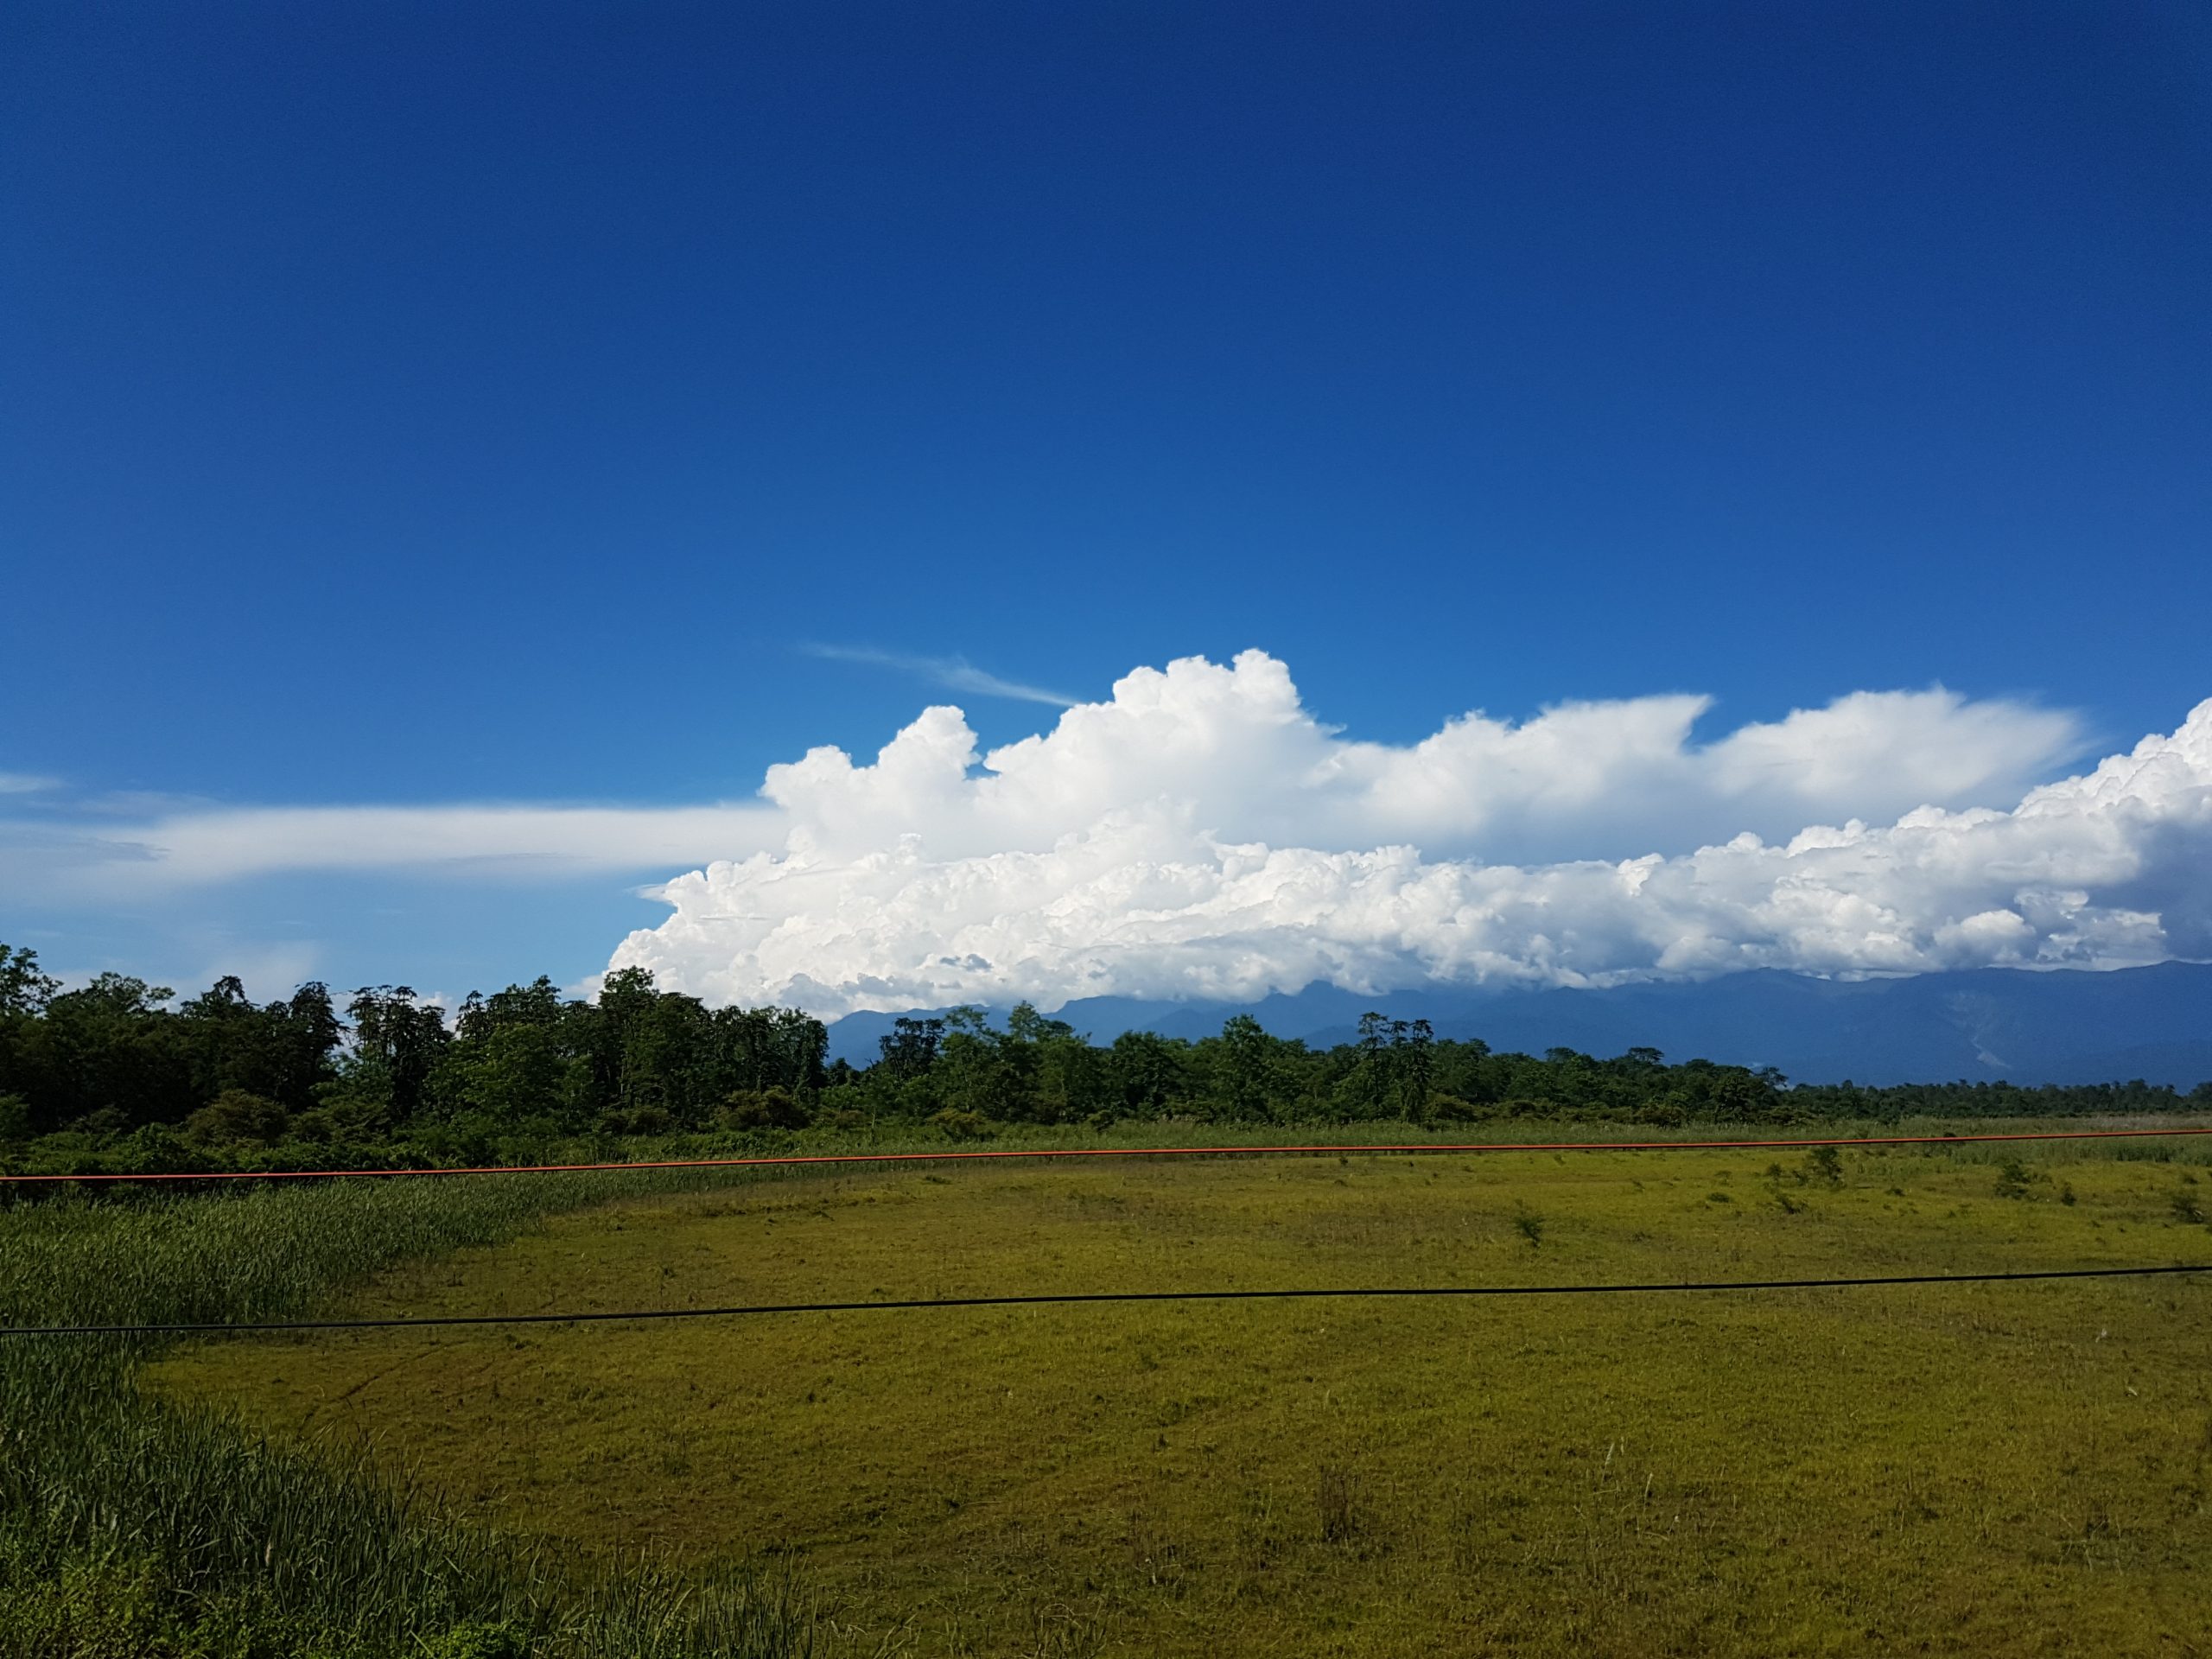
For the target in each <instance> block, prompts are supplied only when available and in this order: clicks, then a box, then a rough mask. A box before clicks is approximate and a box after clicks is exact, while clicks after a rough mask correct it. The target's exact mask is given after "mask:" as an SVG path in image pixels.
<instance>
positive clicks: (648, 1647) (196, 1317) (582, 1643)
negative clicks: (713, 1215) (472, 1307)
mask: <svg viewBox="0 0 2212 1659" xmlns="http://www.w3.org/2000/svg"><path fill="white" fill-rule="evenodd" d="M712 1179H725V1180H727V1179H731V1178H730V1177H728V1176H722V1177H720V1178H715V1177H702V1176H696V1175H694V1176H685V1175H683V1174H681V1173H638V1174H634V1175H633V1174H629V1173H622V1174H618V1175H615V1176H613V1177H611V1178H610V1177H600V1178H597V1182H596V1184H594V1183H593V1182H592V1181H591V1180H590V1179H588V1178H583V1177H573V1178H564V1177H557V1176H556V1177H542V1178H532V1179H529V1180H523V1179H497V1178H488V1179H479V1178H466V1177H452V1178H441V1179H435V1180H425V1181H418V1180H404V1179H403V1180H396V1181H387V1182H379V1183H355V1184H331V1185H322V1184H317V1185H314V1186H303V1187H291V1188H284V1189H275V1188H261V1189H257V1190H251V1191H247V1192H240V1193H235V1194H225V1195H221V1196H219V1197H214V1198H201V1197H181V1198H177V1197H167V1196H164V1197H161V1198H154V1199H150V1200H146V1201H138V1202H134V1201H130V1200H128V1199H124V1200H117V1199H107V1200H97V1199H94V1200H86V1199H81V1198H79V1199H65V1200H63V1201H60V1202H54V1203H47V1204H40V1205H14V1206H12V1207H10V1208H8V1209H6V1210H4V1211H0V1324H4V1325H8V1326H11V1327H22V1326H27V1325H60V1324H71V1325H111V1324H114V1325H122V1324H143V1323H171V1322H175V1323H220V1322H228V1321H243V1320H253V1319H278V1318H283V1317H285V1316H287V1315H293V1314H298V1313H303V1312H305V1311H306V1310H308V1308H309V1307H310V1306H312V1305H313V1303H314V1302H315V1300H316V1299H317V1298H318V1297H319V1296H321V1294H324V1293H326V1292H327V1291H329V1290H331V1289H333V1288H334V1287H339V1286H341V1285H344V1284H346V1283H348V1282H352V1281H359V1279H361V1278H363V1277H365V1275H367V1274H372V1273H373V1272H376V1271H377V1270H378V1269H380V1268H387V1267H390V1266H391V1265H393V1264H395V1263H397V1262H402V1261H405V1260H408V1259H410V1258H419V1257H422V1256H425V1255H435V1254H438V1253H442V1252H444V1251H448V1250H451V1249H458V1248H461V1247H464V1246H467V1245H473V1244H486V1243H496V1242H499V1241H500V1240H502V1239H505V1238H507V1237H511V1236H513V1235H514V1234H516V1233H517V1232H518V1231H520V1230H522V1229H523V1228H524V1227H526V1226H527V1225H529V1224H531V1222H533V1221H534V1220H536V1219H537V1217H540V1216H542V1215H543V1214H545V1213H547V1212H549V1211H554V1210H558V1209H563V1208H570V1207H574V1206H575V1205H580V1204H582V1203H586V1202H592V1201H599V1200H603V1199H605V1198H611V1197H618V1196H622V1195H624V1194H626V1193H631V1192H645V1191H652V1190H668V1189H671V1188H674V1187H677V1186H683V1185H694V1186H696V1185H700V1184H702V1182H703V1181H708V1180H712ZM160 1346H161V1338H149V1337H145V1336H73V1337H28V1336H0V1654H10V1655H12V1654H16V1653H22V1654H24V1655H27V1656H28V1655H30V1654H38V1655H40V1656H41V1659H45V1656H54V1659H109V1656H111V1655H112V1656H114V1659H126V1656H127V1659H141V1656H166V1655H174V1656H176V1659H189V1656H199V1655H202V1654H205V1655H209V1656H213V1655H214V1654H217V1653H220V1654H222V1655H224V1656H226V1659H263V1656H268V1659H279V1656H291V1655H300V1656H310V1655H312V1656H324V1655H327V1656H331V1659H336V1656H340V1655H346V1656H353V1655H364V1656H379V1659H380V1656H393V1659H397V1656H400V1655H403V1654H404V1655H408V1656H410V1659H421V1656H423V1655H425V1654H429V1655H447V1656H449V1659H504V1656H508V1655H514V1656H522V1655H533V1656H536V1655H543V1656H559V1659H618V1656H620V1659H633V1656H634V1659H709V1656H714V1659H785V1656H800V1655H807V1654H812V1653H817V1652H821V1651H823V1649H824V1647H825V1644H826V1642H827V1639H828V1637H829V1634H830V1632H829V1628H828V1626H827V1625H826V1624H824V1623H823V1622H822V1621H819V1620H817V1618H815V1617H814V1614H813V1611H812V1610H811V1608H810V1606H809V1605H808V1604H807V1602H806V1599H805V1598H804V1595H803V1594H802V1593H801V1592H800V1591H799V1588H798V1586H797V1585H796V1584H795V1583H794V1581H793V1580H792V1579H791V1576H790V1574H789V1573H787V1572H784V1571H780V1570H772V1569H760V1568H752V1567H726V1568H722V1569H719V1570H703V1569H702V1570H696V1571H695V1570H686V1569H681V1568H677V1567H667V1566H661V1565H653V1564H649V1563H645V1562H642V1561H641V1562H638V1563H635V1564H629V1563H624V1564H621V1565H620V1566H618V1567H606V1566H601V1567H587V1566H585V1565H584V1564H582V1563H581V1562H580V1561H578V1560H576V1559H575V1558H574V1557H573V1556H571V1555H569V1554H564V1553H563V1552H562V1551H560V1550H558V1549H556V1548H552V1547H550V1546H546V1545H543V1544H540V1543H535V1542H529V1541H523V1540H520V1539H517V1538H513V1537H510V1536H506V1535H500V1534H498V1533H494V1532H493V1531H490V1530H487V1529H485V1528H483V1527H481V1526H480V1525H477V1524H474V1523H473V1522H470V1521H468V1520H467V1519H465V1518H463V1517H461V1516H459V1515H457V1514H455V1513H454V1511H453V1510H451V1509H449V1508H448V1506H447V1504H446V1503H444V1502H443V1501H442V1500H441V1499H439V1498H437V1497H434V1496H432V1495H431V1494H429V1492H428V1491H425V1490H423V1488H421V1487H419V1486H417V1485H416V1484H414V1483H413V1482H411V1481H410V1480H408V1479H406V1478H403V1477H397V1476H395V1475H393V1474H391V1473H390V1472H388V1471H385V1470H383V1469H381V1468H378V1467H376V1466H372V1464H371V1463H370V1461H369V1459H368V1458H367V1457H366V1455H365V1453H363V1452H355V1453H353V1454H352V1455H351V1456H350V1457H340V1456H334V1455H333V1454H330V1453H327V1452H316V1453H310V1452H308V1451H306V1450H303V1449H298V1448H293V1447H287V1446H277V1445H273V1444H271V1443H270V1442H269V1441H267V1440H264V1439H263V1438H261V1437H258V1436H255V1435H252V1434H250V1433H246V1432H245V1431H244V1430H242V1429H241V1428H240V1427H238V1426H237V1425H236V1424H235V1423H234V1422H232V1421H230V1420H229V1419H228V1418H226V1417H225V1416H223V1415H220V1414H216V1413H213V1412H210V1411H207V1410H206V1409H202V1408H189V1407H181V1406H177V1405H174V1404H169V1403H166V1402H157V1401H156V1400H154V1399H152V1398H150V1397H149V1396H148V1395H146V1394H145V1393H143V1391H142V1390H141V1389H139V1388H138V1386H137V1370H138V1368H139V1366H140V1365H141V1364H142V1363H143V1362H144V1361H145V1360H146V1359H147V1358H149V1357H150V1356H152V1355H153V1354H154V1353H155V1352H156V1351H158V1349H159V1347H160Z"/></svg>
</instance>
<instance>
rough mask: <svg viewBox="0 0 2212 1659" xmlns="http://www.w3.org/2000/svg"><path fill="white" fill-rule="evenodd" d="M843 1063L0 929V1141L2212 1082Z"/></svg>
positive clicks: (1299, 1055) (1119, 1063) (1141, 1115)
mask: <svg viewBox="0 0 2212 1659" xmlns="http://www.w3.org/2000/svg"><path fill="white" fill-rule="evenodd" d="M878 1049H879V1052H878V1053H877V1055H876V1056H875V1058H874V1059H873V1060H872V1061H870V1062H869V1063H868V1064H867V1065H859V1066H855V1065H851V1064H849V1062H847V1061H845V1060H842V1059H840V1060H837V1061H835V1062H831V1061H830V1060H829V1058H828V1051H829V1033H828V1031H827V1029H826V1028H825V1027H823V1023H822V1022H821V1021H820V1020H817V1019H815V1018H813V1017H812V1016H810V1015H809V1014H804V1013H801V1012H798V1011H797V1010H795V1009H790V1008H776V1007H766V1008H709V1007H707V1006H706V1005H705V1004H704V1003H702V1001H699V999H697V998H696V997H692V996H687V995H682V994H680V993H677V992H673V991H664V990H662V989H660V988H658V986H657V985H656V984H655V983H654V982H653V977H652V974H651V973H649V972H647V971H646V970H645V969H623V970H621V971H620V972H617V973H614V974H611V975H609V976H607V979H606V981H605V982H604V984H603V986H602V988H601V992H600V995H599V996H598V997H597V998H596V999H595V1000H585V999H582V998H575V997H567V996H563V995H562V993H561V992H560V990H559V989H558V988H556V986H555V985H554V984H553V982H551V981H550V980H549V979H546V978H543V977H541V978H539V979H537V980H536V981H534V982H531V983H530V984H528V985H510V986H509V987H507V988H505V990H502V991H498V992H495V993H493V994H492V995H488V996H486V995H476V994H472V995H470V996H469V997H468V998H467V1001H464V1002H462V1003H461V1005H460V1007H458V1008H454V1009H448V1008H445V1007H440V1006H438V1005H437V1004H435V1003H434V1002H431V1001H427V1000H425V999H423V998H422V997H420V996H418V995H416V993H415V992H413V991H412V990H410V988H408V987H406V986H404V985H397V986H391V985H386V986H364V987H361V988H358V989H356V990H354V991H353V992H352V993H351V994H350V995H347V996H346V997H345V998H344V999H343V1001H342V1002H341V1001H340V998H338V997H336V996H334V995H333V994H332V992H331V991H330V989H329V988H327V986H325V985H322V984H320V983H309V984H306V985H302V986H301V987H300V988H299V989H298V990H297V991H296V992H295V993H294V994H293V995H291V996H290V997H289V998H287V999H284V1000H283V1001H273V1002H267V1003H256V1002H254V1001H252V1000H251V998H249V997H248V996H247V995H246V994H245V988H244V987H243V985H242V984H241V983H240V982H238V980H237V979H235V978H226V979H221V980H219V981H217V982H216V983H215V984H214V985H213V986H212V987H210V988H208V989H207V990H206V991H204V992H201V993H200V995H196V996H194V997H190V998H188V999H185V1000H181V1001H179V1000H178V999H176V998H175V995H174V994H173V993H172V992H171V991H170V990H169V989H168V988H166V987H163V986H158V985H152V984H149V983H148V982H145V981H143V980H140V979H136V978H132V977H130V976H124V975H120V974H112V973H110V974H102V975H100V976H99V977H98V978H96V979H94V980H92V982H90V983H89V984H86V985H84V986H80V987H78V988H73V989H64V988H62V987H61V986H60V984H58V983H57V982H55V981H54V979H53V978H52V977H51V976H48V975H47V974H46V973H44V972H43V971H42V970H41V968H40V967H39V964H38V960H37V957H36V956H35V954H34V953H33V952H31V951H29V950H21V949H16V950H10V948H8V947H7V946H5V945H0V1147H23V1146H24V1145H26V1144H27V1143H31V1142H35V1141H42V1140H44V1141H58V1142H61V1143H67V1144H69V1145H74V1146H79V1147H89V1146H94V1145H100V1144H107V1143H112V1142H114V1141H119V1140H122V1139H125V1138H130V1137H137V1139H138V1140H139V1141H142V1142H143V1143H144V1144H145V1145H146V1146H147V1147H163V1146H167V1147H182V1148H185V1149H190V1148H194V1147H197V1148H200V1149H203V1150H204V1149H209V1148H225V1147H228V1148H233V1149H236V1148H252V1147H276V1146H279V1145H286V1146H292V1147H318V1146H319V1147H352V1148H359V1147H376V1146H395V1145H397V1146H401V1147H410V1148H412V1149H413V1150H414V1151H415V1152H416V1154H420V1155H424V1156H458V1157H472V1158H489V1157H494V1156H497V1155H499V1152H500V1148H501V1147H503V1146H512V1145H514V1144H518V1143H519V1142H524V1141H532V1140H536V1141H543V1140H547V1139H551V1138H558V1137H575V1136H599V1137H622V1136H636V1135H677V1134H694V1135H696V1134H700V1133H712V1132H737V1133H744V1132H751V1131H760V1130H797V1129H803V1128H808V1127H810V1126H820V1127H824V1128H831V1129H837V1130H846V1131H851V1130H859V1129H865V1128H869V1127H871V1126H878V1125H908V1126H919V1125H925V1124H928V1125H933V1126H935V1127H936V1128H938V1129H940V1130H943V1131H944V1132H945V1133H948V1134H950V1135H956V1136H961V1135H988V1134H990V1133H993V1132H995V1127H996V1126H998V1125H1002V1124H1040V1125H1042V1124H1059V1123H1071V1122H1085V1123H1090V1124H1093V1125H1096V1126H1099V1127H1104V1126H1106V1125H1109V1124H1111V1123H1113V1122H1119V1121H1123V1120H1129V1119H1136V1120H1145V1119H1152V1120H1159V1119H1166V1118H1187V1119H1195V1120H1201V1121H1205V1122H1226V1123H1243V1124H1264V1123H1293V1122H1332V1123H1346V1122H1382V1121H1391V1122H1413V1123H1421V1124H1429V1125H1451V1124H1473V1123H1479V1122H1484V1121H1487V1120H1491V1119H1507V1118H1516V1117H1530V1118H1567V1119H1573V1118H1581V1119H1590V1120H1602V1121H1605V1122H1618V1123H1625V1124H1647V1125H1651V1126H1654V1127H1671V1126H1675V1125H1680V1124H1687V1123H1696V1122H1734V1123H1784V1122H1803V1121H1808V1120H1818V1119H1837V1118H1848V1119H1853V1120H1875V1121H1880V1120H1885V1119H1895V1118H1898V1117H1902V1116H1960V1117H1965V1116H1976V1117H1984V1116H2060V1115H2069V1114H2082V1113H2156V1112H2164V1111H2175V1110H2182V1109H2207V1108H2212V1085H2201V1086H2199V1087H2198V1088H2197V1089H2196V1090H2194V1091H2193V1092H2191V1093H2190V1094H2189V1095H2186V1096H2183V1095H2182V1094H2179V1093H2177V1091H2176V1090H2172V1089H2171V1088H2167V1087H2164V1086H2163V1085H2159V1086H2153V1085H2151V1084H2144V1083H2141V1082H2135V1083H2125V1084H2095V1085H2085V1086H2075V1087H2047V1088H2020V1087H2017V1086H2014V1085H2012V1084H1974V1083H1963V1082H1961V1083H1948V1084H1911V1085H1906V1086H1904V1087H1898V1088H1885V1089H1872V1088H1860V1087H1857V1086H1854V1085H1853V1084H1836V1085H1803V1084H1800V1085H1795V1086H1793V1085H1791V1084H1789V1081H1788V1080H1787V1079H1786V1078H1784V1077H1783V1076H1782V1075H1781V1074H1780V1073H1779V1072H1777V1071H1773V1070H1771V1069H1754V1068H1751V1067H1745V1066H1740V1065H1722V1064H1719V1063H1717V1062H1714V1061H1711V1060H1706V1059H1690V1060H1687V1061H1682V1062H1680V1063H1670V1062H1669V1060H1668V1059H1667V1058H1666V1057H1665V1056H1663V1055H1662V1054H1661V1053H1660V1052H1658V1051H1656V1050H1655V1049H1649V1048H1631V1049H1630V1050H1629V1051H1628V1052H1626V1053H1624V1054H1621V1055H1618V1056H1615V1057H1612V1058H1596V1057H1593V1056H1591V1055H1587V1054H1583V1053H1580V1052H1576V1051H1574V1050H1572V1049H1567V1048H1554V1049H1552V1050H1549V1051H1548V1052H1546V1053H1544V1054H1541V1055H1529V1054H1520V1053H1506V1052H1496V1051H1493V1050H1492V1049H1491V1047H1490V1046H1488V1045H1487V1044H1485V1043H1483V1042H1481V1041H1478V1040H1472V1039H1468V1040H1450V1039H1439V1038H1438V1037H1436V1036H1435V1034H1434V1033H1433V1031H1432V1029H1431V1028H1430V1027H1429V1025H1428V1023H1427V1021H1426V1020H1394V1019H1389V1018H1387V1017H1386V1016H1384V1015H1383V1014H1368V1015H1366V1016H1365V1017H1364V1018H1363V1020H1361V1021H1360V1024H1359V1028H1358V1033H1357V1037H1356V1038H1355V1039H1354V1040H1352V1041H1351V1042H1348V1043H1342V1044H1338V1045H1335V1046H1328V1047H1315V1046H1310V1045H1308V1044H1306V1043H1305V1042H1302V1041H1300V1040H1297V1039H1287V1038H1281V1037H1276V1036H1274V1035H1272V1034H1271V1033H1268V1031H1267V1030H1266V1029H1264V1028H1263V1027H1262V1026H1261V1025H1260V1023H1259V1022H1258V1021H1257V1020H1254V1019H1253V1018H1251V1017H1250V1016H1249V1015H1248V1014H1237V1015H1235V1016H1232V1017H1231V1018H1230V1019H1229V1020H1227V1021H1225V1022H1224V1025H1223V1027H1222V1030H1221V1032H1220V1033H1219V1034H1218V1035H1217V1036H1212V1037H1206V1038H1203V1039H1197V1040H1191V1039H1181V1038H1172V1037H1163V1036H1160V1035H1157V1034H1155V1033H1149V1032H1126V1033H1122V1035H1120V1036H1118V1037H1116V1038H1115V1039H1113V1040H1112V1041H1111V1042H1110V1043H1107V1044H1099V1043H1096V1042H1093V1041H1092V1040H1091V1039H1090V1037H1089V1036H1088V1035H1087V1034H1085V1033H1080V1032H1077V1030H1076V1029H1075V1028H1074V1027H1072V1026H1071V1025H1070V1024H1069V1023H1068V1022H1067V1021H1065V1020H1057V1019H1053V1018H1051V1017H1049V1016H1047V1015H1046V1014H1040V1013H1039V1012H1038V1011H1037V1010H1036V1009H1035V1008H1034V1007H1031V1006H1030V1005H1028V1004H1027V1003H1024V1004H1022V1005H1021V1006H1020V1007H1016V1008H1014V1010H1013V1011H1012V1012H1011V1013H1009V1014H1007V1015H1006V1017H1005V1018H1004V1020H1002V1021H1001V1020H995V1019H993V1018H992V1017H991V1016H990V1015H989V1014H987V1013H986V1012H985V1011H983V1010H982V1009H980V1008H972V1007H969V1008H957V1009H954V1010H952V1011H950V1013H947V1014H943V1015H940V1016H916V1017H904V1018H900V1019H899V1020H895V1021H894V1022H893V1027H892V1029H891V1031H890V1032H889V1033H887V1034H886V1035H885V1036H884V1037H883V1038H882V1039H880V1043H879V1045H878Z"/></svg>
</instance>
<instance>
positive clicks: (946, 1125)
mask: <svg viewBox="0 0 2212 1659" xmlns="http://www.w3.org/2000/svg"><path fill="white" fill-rule="evenodd" d="M929 1124H930V1127H931V1128H933V1129H941V1130H943V1131H944V1135H945V1136H946V1137H947V1138H948V1139H950V1140H953V1141H988V1140H989V1139H990V1138H991V1137H992V1136H993V1135H996V1134H997V1133H998V1132H999V1128H998V1125H997V1124H995V1123H994V1122H991V1120H990V1119H989V1118H988V1117H985V1116H983V1115H982V1113H981V1112H956V1111H953V1110H951V1109H950V1108H948V1109H945V1110H944V1111H942V1112H939V1113H938V1114H937V1115H936V1116H934V1117H932V1118H931V1119H930V1120H929Z"/></svg>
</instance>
